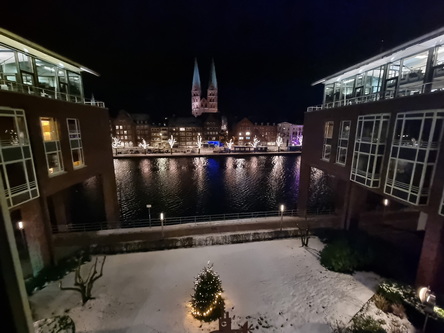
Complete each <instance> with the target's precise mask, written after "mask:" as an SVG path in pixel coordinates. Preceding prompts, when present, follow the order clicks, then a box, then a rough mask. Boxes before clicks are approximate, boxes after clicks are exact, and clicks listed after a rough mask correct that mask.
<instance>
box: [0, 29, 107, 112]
mask: <svg viewBox="0 0 444 333" xmlns="http://www.w3.org/2000/svg"><path fill="white" fill-rule="evenodd" d="M82 72H88V73H90V74H93V75H97V76H98V74H97V73H96V72H94V71H92V70H90V69H88V68H86V67H85V66H82V65H80V64H78V63H76V62H74V61H72V60H69V59H67V58H65V57H63V56H60V55H58V54H56V53H54V52H52V51H49V50H47V49H45V48H44V47H42V46H40V45H37V44H35V43H33V42H31V41H28V40H26V39H24V38H22V37H20V36H17V35H15V34H13V33H12V32H9V31H7V30H4V29H1V28H0V90H6V91H13V92H18V93H22V94H30V95H36V96H39V97H45V98H53V99H58V100H63V101H68V102H73V103H81V104H88V105H92V106H97V107H102V108H104V107H105V103H103V102H99V101H95V100H94V99H86V98H85V97H84V92H83V84H82V77H81V73H82Z"/></svg>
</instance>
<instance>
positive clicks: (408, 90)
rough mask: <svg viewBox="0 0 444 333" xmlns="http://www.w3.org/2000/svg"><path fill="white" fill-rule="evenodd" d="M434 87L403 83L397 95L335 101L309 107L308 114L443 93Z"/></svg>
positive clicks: (389, 92) (384, 94)
mask: <svg viewBox="0 0 444 333" xmlns="http://www.w3.org/2000/svg"><path fill="white" fill-rule="evenodd" d="M432 85H433V82H429V83H421V84H417V85H409V86H407V85H403V84H402V82H401V84H400V86H399V88H398V90H397V91H396V93H395V90H386V91H385V92H377V93H373V94H369V95H365V96H359V97H353V98H346V99H341V100H338V101H334V102H328V103H324V104H319V105H315V106H309V107H307V112H312V111H320V110H324V109H332V108H337V107H341V106H347V105H355V104H363V103H369V102H375V101H379V100H384V99H393V98H400V97H405V96H412V95H419V94H429V93H433V92H435V91H442V90H443V89H442V88H441V89H431V88H432Z"/></svg>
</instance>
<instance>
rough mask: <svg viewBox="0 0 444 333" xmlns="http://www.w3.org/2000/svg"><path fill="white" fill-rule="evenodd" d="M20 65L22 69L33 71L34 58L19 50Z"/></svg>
mask: <svg viewBox="0 0 444 333" xmlns="http://www.w3.org/2000/svg"><path fill="white" fill-rule="evenodd" d="M17 56H18V61H19V66H20V69H21V70H22V71H26V72H30V73H33V72H34V69H33V67H32V58H31V57H28V56H27V55H26V54H23V53H20V52H17Z"/></svg>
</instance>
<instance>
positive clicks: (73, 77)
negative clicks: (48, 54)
mask: <svg viewBox="0 0 444 333" xmlns="http://www.w3.org/2000/svg"><path fill="white" fill-rule="evenodd" d="M68 86H69V93H70V94H71V95H76V96H81V95H82V93H81V91H82V82H81V79H80V75H79V74H77V73H73V72H68Z"/></svg>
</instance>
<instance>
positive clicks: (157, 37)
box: [0, 0, 444, 122]
mask: <svg viewBox="0 0 444 333" xmlns="http://www.w3.org/2000/svg"><path fill="white" fill-rule="evenodd" d="M15 3H16V4H15ZM1 7H2V9H1V12H2V19H1V21H0V26H1V27H3V28H5V29H8V30H10V31H12V32H14V33H16V34H18V35H20V36H22V37H24V38H27V39H29V40H31V41H33V42H36V43H38V44H40V45H42V46H44V47H46V48H48V49H50V50H53V51H55V52H57V53H59V54H61V55H63V56H65V57H67V58H69V59H72V60H74V61H76V62H78V63H80V64H82V65H85V66H87V67H89V68H91V69H93V70H95V71H97V72H99V73H100V74H101V76H100V77H94V76H92V75H90V74H85V75H84V76H83V77H84V82H85V83H84V85H85V92H86V94H87V96H89V95H90V94H91V93H93V94H94V96H95V98H96V99H98V100H102V101H104V102H105V103H106V105H107V107H108V108H109V109H110V110H111V113H112V114H115V113H116V112H117V111H118V110H120V109H125V110H127V111H129V112H143V113H148V114H150V115H152V116H154V117H156V116H162V115H165V116H169V115H172V114H176V115H191V97H190V91H191V82H192V73H193V61H194V58H195V57H197V58H198V62H199V69H200V73H201V81H202V83H203V85H204V87H203V88H204V89H205V90H206V87H205V86H206V84H207V82H208V77H209V73H208V71H209V65H210V61H211V58H214V60H215V64H216V73H217V80H218V85H219V110H220V111H221V112H223V113H225V114H227V115H232V116H234V115H237V116H238V117H241V116H251V115H262V116H264V117H265V118H268V120H269V121H276V122H279V121H290V122H301V121H302V120H303V113H304V111H305V109H306V107H307V106H310V105H315V104H320V103H321V101H322V86H318V87H311V83H313V82H314V81H316V80H318V79H320V78H323V77H325V76H328V75H330V74H333V73H335V72H337V71H339V70H341V69H343V68H346V67H348V66H350V65H353V64H355V63H357V62H359V61H362V60H364V59H366V58H370V57H372V56H374V55H376V54H377V53H379V52H380V50H381V47H383V49H384V50H387V49H390V48H393V47H395V46H397V45H399V44H401V43H404V42H406V41H408V40H410V39H413V38H415V37H418V36H420V35H423V34H425V33H428V32H430V31H432V30H434V29H437V28H440V27H441V26H443V25H444V19H443V17H444V1H442V0H440V1H419V0H384V1H382V0H367V1H362V0H348V1H344V0H335V1H327V0H311V1H295V0H293V1H284V0H251V1H244V0H235V1H230V0H207V1H197V0H194V1H193V0H189V1H185V0H182V1H179V0H177V1H168V0H151V1H150V0H143V1H142V0H141V1H135V0H126V1H111V0H109V1H104V0H90V1H83V0H79V1H74V0H72V1H64V0H63V1H62V0H59V1H15V2H13V1H7V2H6V3H4V4H2V6H1ZM381 40H384V42H383V44H382V45H381ZM264 120H266V119H264Z"/></svg>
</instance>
